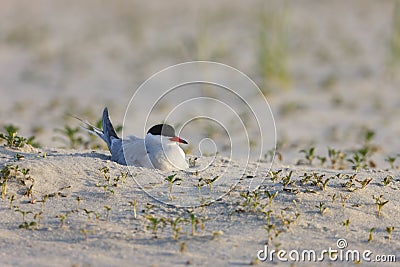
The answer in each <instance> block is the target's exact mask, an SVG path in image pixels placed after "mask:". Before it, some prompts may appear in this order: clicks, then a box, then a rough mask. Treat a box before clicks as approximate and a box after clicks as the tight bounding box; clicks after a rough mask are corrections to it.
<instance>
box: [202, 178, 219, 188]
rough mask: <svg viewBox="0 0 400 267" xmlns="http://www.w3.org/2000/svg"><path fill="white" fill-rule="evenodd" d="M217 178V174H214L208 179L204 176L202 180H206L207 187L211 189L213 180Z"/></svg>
mask: <svg viewBox="0 0 400 267" xmlns="http://www.w3.org/2000/svg"><path fill="white" fill-rule="evenodd" d="M218 178H219V176H215V177H214V178H211V179H208V178H204V179H203V180H204V182H206V184H207V185H208V187H209V188H210V190H212V186H213V184H214V182H215V181H216V180H217V179H218Z"/></svg>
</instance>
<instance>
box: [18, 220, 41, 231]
mask: <svg viewBox="0 0 400 267" xmlns="http://www.w3.org/2000/svg"><path fill="white" fill-rule="evenodd" d="M18 228H20V229H26V230H28V229H36V228H37V222H35V221H32V222H30V223H28V222H23V223H21V224H20V225H19V226H18Z"/></svg>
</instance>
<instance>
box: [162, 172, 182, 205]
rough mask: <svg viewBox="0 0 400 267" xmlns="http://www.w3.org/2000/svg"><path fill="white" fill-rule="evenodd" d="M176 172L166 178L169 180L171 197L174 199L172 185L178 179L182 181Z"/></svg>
mask: <svg viewBox="0 0 400 267" xmlns="http://www.w3.org/2000/svg"><path fill="white" fill-rule="evenodd" d="M175 176H176V173H174V174H172V175H170V176H168V177H167V178H165V179H164V180H165V181H167V182H168V187H169V199H170V200H172V199H173V197H172V185H173V184H174V183H176V182H178V181H182V179H180V178H177V177H175Z"/></svg>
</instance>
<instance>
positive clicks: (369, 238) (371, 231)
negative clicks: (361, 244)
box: [368, 227, 376, 242]
mask: <svg viewBox="0 0 400 267" xmlns="http://www.w3.org/2000/svg"><path fill="white" fill-rule="evenodd" d="M375 230H376V228H375V227H372V228H371V229H369V235H368V242H371V241H372V240H373V239H374V237H373V235H372V234H373V233H374V232H375Z"/></svg>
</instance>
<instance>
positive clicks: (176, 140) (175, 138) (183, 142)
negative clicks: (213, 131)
mask: <svg viewBox="0 0 400 267" xmlns="http://www.w3.org/2000/svg"><path fill="white" fill-rule="evenodd" d="M169 140H171V141H173V142H178V143H182V144H187V143H188V142H186V141H185V140H183V139H182V138H179V137H178V136H175V137H171V138H170V139H169Z"/></svg>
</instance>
